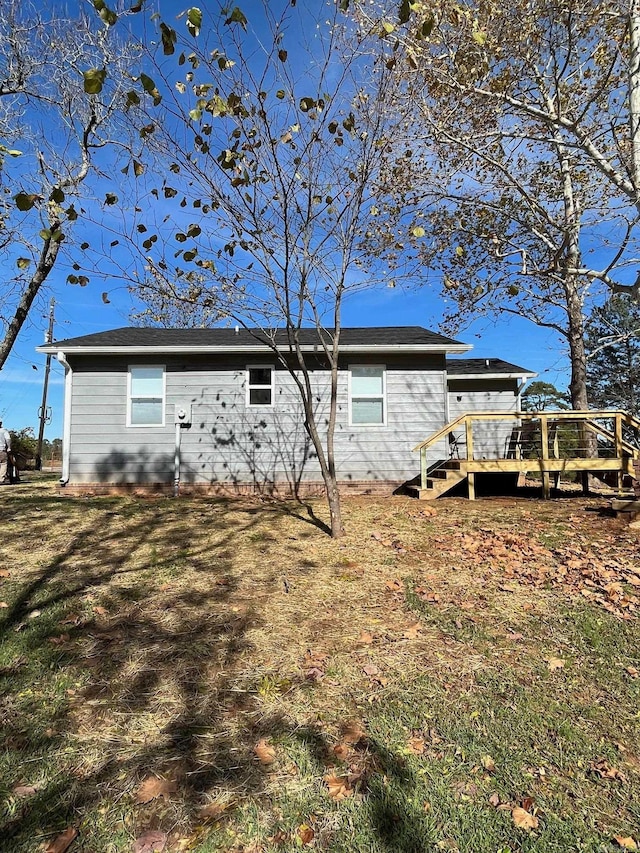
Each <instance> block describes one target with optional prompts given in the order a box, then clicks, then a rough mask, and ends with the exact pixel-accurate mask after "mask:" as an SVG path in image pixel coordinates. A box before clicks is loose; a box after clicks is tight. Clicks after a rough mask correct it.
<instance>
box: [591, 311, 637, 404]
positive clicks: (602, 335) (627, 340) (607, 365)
mask: <svg viewBox="0 0 640 853" xmlns="http://www.w3.org/2000/svg"><path fill="white" fill-rule="evenodd" d="M586 343H587V353H588V362H587V388H588V392H589V401H590V403H591V406H592V407H593V408H597V409H624V410H625V411H627V412H630V413H631V414H633V415H636V416H638V415H640V306H639V305H638V304H637V303H636V302H634V301H633V300H632V299H631V298H630V297H629V296H627V295H625V294H618V295H615V296H612V297H611V298H610V299H609V300H607V302H606V303H605V304H604V305H602V306H601V307H600V308H596V309H595V311H593V313H592V315H591V319H590V321H589V326H588V330H587V342H586Z"/></svg>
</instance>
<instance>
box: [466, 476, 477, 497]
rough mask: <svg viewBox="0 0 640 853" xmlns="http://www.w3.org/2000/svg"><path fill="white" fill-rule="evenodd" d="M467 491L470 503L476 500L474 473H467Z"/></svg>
mask: <svg viewBox="0 0 640 853" xmlns="http://www.w3.org/2000/svg"><path fill="white" fill-rule="evenodd" d="M467 491H468V495H469V500H470V501H475V499H476V475H475V472H474V471H467Z"/></svg>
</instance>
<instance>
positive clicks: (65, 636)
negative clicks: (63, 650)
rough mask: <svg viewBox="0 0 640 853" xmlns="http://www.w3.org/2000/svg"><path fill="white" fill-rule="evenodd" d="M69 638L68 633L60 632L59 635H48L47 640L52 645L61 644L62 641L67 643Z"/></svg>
mask: <svg viewBox="0 0 640 853" xmlns="http://www.w3.org/2000/svg"><path fill="white" fill-rule="evenodd" d="M70 639H71V637H70V636H69V635H68V634H60V636H59V637H49V642H50V643H51V644H52V645H53V646H61V645H62V644H63V643H68V642H69V640H70Z"/></svg>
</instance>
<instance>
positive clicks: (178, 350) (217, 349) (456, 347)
mask: <svg viewBox="0 0 640 853" xmlns="http://www.w3.org/2000/svg"><path fill="white" fill-rule="evenodd" d="M471 348H472V347H471V345H469V344H461V343H451V344H344V345H342V346H340V348H339V351H340V352H341V353H350V352H351V353H387V352H389V353H391V352H394V353H395V352H398V353H430V352H433V353H449V352H451V353H463V352H469V350H470V349H471ZM281 349H282V350H283V351H285V347H281ZM286 349H288V348H286ZM300 349H301V350H302V352H311V353H312V352H323V351H324V349H323V347H322V345H321V344H313V345H310V344H306V345H303V346H301V347H300ZM60 351H62V352H64V353H66V354H67V355H145V354H153V355H157V354H165V355H166V354H169V355H175V354H189V353H193V354H207V353H209V354H210V353H215V354H222V355H224V354H230V353H234V354H240V353H273V350H272V348H271V347H269V346H267V345H266V344H257V345H255V346H247V345H239V346H211V345H209V346H186V347H185V346H113V345H112V346H84V347H83V346H75V347H74V346H64V344H63V342H61V343H60V344H59V345H58V346H52V345H47V346H39V347H36V352H39V353H44V355H57V353H58V352H60Z"/></svg>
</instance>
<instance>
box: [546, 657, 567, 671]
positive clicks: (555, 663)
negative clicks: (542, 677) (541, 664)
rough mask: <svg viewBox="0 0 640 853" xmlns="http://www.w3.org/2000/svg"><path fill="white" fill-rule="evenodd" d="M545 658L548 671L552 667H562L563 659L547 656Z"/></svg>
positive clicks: (552, 668)
mask: <svg viewBox="0 0 640 853" xmlns="http://www.w3.org/2000/svg"><path fill="white" fill-rule="evenodd" d="M546 660H547V667H548V669H549V671H550V672H553V670H554V669H562V668H563V667H564V665H565V661H564V660H563V659H562V658H547V659H546Z"/></svg>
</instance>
